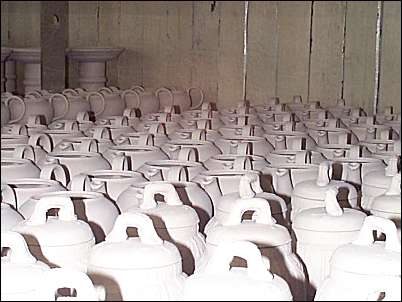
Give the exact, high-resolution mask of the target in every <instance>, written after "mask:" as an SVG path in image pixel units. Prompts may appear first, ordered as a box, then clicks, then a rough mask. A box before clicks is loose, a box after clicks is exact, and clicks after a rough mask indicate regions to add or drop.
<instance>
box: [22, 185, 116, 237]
mask: <svg viewBox="0 0 402 302" xmlns="http://www.w3.org/2000/svg"><path fill="white" fill-rule="evenodd" d="M42 198H48V199H54V200H57V199H60V198H63V199H66V198H67V199H71V201H72V202H73V205H74V213H75V215H76V216H77V218H78V219H79V220H82V221H85V222H86V223H88V225H89V226H90V227H91V229H92V232H93V234H94V236H95V240H96V242H101V241H103V240H104V239H105V236H106V235H107V234H109V232H110V231H111V229H112V227H113V225H114V221H115V220H116V217H117V216H118V215H119V210H118V208H117V207H116V205H115V204H114V203H113V202H112V201H111V200H110V199H108V198H107V197H105V196H104V195H103V194H101V193H98V192H84V191H64V192H49V193H42V194H38V195H35V196H32V197H31V198H30V199H29V200H27V201H26V202H25V203H24V204H23V205H22V206H21V207H20V208H19V210H20V212H21V214H22V215H23V216H24V217H25V218H26V219H30V218H31V217H32V215H33V213H34V211H35V208H36V205H37V204H38V203H39V202H41V200H42Z"/></svg>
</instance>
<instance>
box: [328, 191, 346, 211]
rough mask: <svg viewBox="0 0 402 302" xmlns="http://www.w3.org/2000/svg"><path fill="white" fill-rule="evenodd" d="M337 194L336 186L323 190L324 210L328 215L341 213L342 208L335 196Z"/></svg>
mask: <svg viewBox="0 0 402 302" xmlns="http://www.w3.org/2000/svg"><path fill="white" fill-rule="evenodd" d="M337 194H338V189H337V188H329V189H328V190H327V191H326V192H325V199H324V204H325V211H326V212H327V214H328V215H330V216H342V215H343V209H342V208H341V207H340V206H339V203H338V199H337V198H336V195H337Z"/></svg>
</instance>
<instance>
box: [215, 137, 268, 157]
mask: <svg viewBox="0 0 402 302" xmlns="http://www.w3.org/2000/svg"><path fill="white" fill-rule="evenodd" d="M215 144H216V146H217V147H218V148H219V149H220V151H221V152H222V154H238V155H247V154H252V155H259V156H263V157H265V156H266V155H267V153H269V152H271V151H272V150H273V149H274V148H273V146H272V145H271V144H270V143H269V142H268V141H267V140H266V139H265V138H264V137H259V136H251V135H250V136H246V135H242V136H227V137H222V138H220V139H218V140H217V141H216V142H215ZM245 145H249V146H248V147H245ZM247 150H248V151H247Z"/></svg>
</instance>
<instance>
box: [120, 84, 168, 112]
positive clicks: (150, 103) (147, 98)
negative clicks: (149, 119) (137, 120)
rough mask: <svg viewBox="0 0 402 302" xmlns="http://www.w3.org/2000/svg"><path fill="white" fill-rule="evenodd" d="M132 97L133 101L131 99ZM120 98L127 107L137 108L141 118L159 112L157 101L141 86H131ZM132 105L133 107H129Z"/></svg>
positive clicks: (154, 96)
mask: <svg viewBox="0 0 402 302" xmlns="http://www.w3.org/2000/svg"><path fill="white" fill-rule="evenodd" d="M131 95H133V96H134V100H132V99H133V98H132V97H129V96H131ZM122 98H123V99H124V100H125V102H126V104H127V105H128V106H127V107H131V108H139V109H140V112H141V116H144V115H146V114H148V113H153V112H157V111H158V110H159V108H160V107H159V100H158V98H157V96H156V94H155V93H154V92H153V91H147V90H145V89H144V87H142V86H137V85H135V86H132V87H131V88H130V89H128V90H125V91H123V93H122ZM131 103H133V104H134V105H131Z"/></svg>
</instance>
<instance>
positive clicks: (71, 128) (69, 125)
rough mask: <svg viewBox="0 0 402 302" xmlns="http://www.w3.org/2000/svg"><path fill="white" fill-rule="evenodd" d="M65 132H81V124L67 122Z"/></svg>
mask: <svg viewBox="0 0 402 302" xmlns="http://www.w3.org/2000/svg"><path fill="white" fill-rule="evenodd" d="M64 130H65V131H79V130H80V124H79V123H78V122H77V121H66V122H65V123H64Z"/></svg>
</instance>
